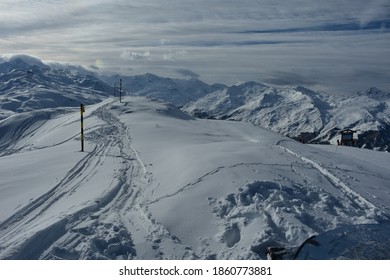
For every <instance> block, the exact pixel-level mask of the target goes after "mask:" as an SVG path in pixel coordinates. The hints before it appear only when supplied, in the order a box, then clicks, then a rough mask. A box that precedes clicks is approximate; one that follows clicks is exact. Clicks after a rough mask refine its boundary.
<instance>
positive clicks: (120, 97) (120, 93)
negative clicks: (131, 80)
mask: <svg viewBox="0 0 390 280" xmlns="http://www.w3.org/2000/svg"><path fill="white" fill-rule="evenodd" d="M119 102H120V103H122V79H120V86H119Z"/></svg>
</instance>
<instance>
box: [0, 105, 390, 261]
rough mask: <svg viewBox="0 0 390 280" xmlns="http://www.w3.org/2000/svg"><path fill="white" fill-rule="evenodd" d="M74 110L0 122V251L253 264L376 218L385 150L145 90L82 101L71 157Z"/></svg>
mask: <svg viewBox="0 0 390 280" xmlns="http://www.w3.org/2000/svg"><path fill="white" fill-rule="evenodd" d="M79 115H80V114H79V111H78V110H77V109H71V108H56V109H44V110H36V111H33V112H27V113H20V114H15V115H12V116H10V117H8V118H6V119H4V120H2V121H0V133H1V135H2V137H1V138H0V147H1V150H0V166H1V168H0V178H1V181H0V240H1V242H0V259H265V258H266V249H267V247H268V246H299V244H301V243H302V242H303V241H304V240H306V239H307V238H308V237H309V236H311V235H313V234H321V233H324V232H327V231H329V230H333V229H337V228H339V227H344V226H353V225H366V224H377V225H378V226H379V227H381V225H383V226H384V227H385V226H387V224H388V221H389V215H390V155H389V154H388V153H383V152H375V151H372V150H364V149H356V148H350V147H337V146H329V145H328V146H320V145H304V144H301V143H298V142H296V141H293V140H291V139H289V138H286V137H284V136H281V135H280V134H277V133H275V132H271V131H269V130H266V129H262V128H260V127H256V126H254V125H252V124H249V123H242V122H232V121H221V120H201V119H195V118H193V117H191V116H190V115H188V114H186V113H183V112H181V111H180V110H179V109H177V108H176V107H175V106H173V105H170V104H168V103H164V102H162V101H158V100H154V99H150V98H144V97H125V98H124V100H123V102H122V103H119V101H117V100H114V99H106V100H105V101H103V102H102V103H99V104H96V105H90V106H87V107H86V113H85V116H84V126H85V152H80V151H79V150H80V135H79V131H80V121H79V117H80V116H79ZM387 240H388V238H387ZM339 256H340V254H339V255H336V256H334V255H327V254H323V255H321V257H322V258H338V257H339ZM386 257H387V258H390V256H389V255H387V256H385V258H386ZM343 258H346V257H345V256H343ZM374 258H375V256H374Z"/></svg>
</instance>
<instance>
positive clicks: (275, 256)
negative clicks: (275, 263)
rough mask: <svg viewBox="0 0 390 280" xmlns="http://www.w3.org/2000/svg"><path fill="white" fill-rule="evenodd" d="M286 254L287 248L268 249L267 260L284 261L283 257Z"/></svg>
mask: <svg viewBox="0 0 390 280" xmlns="http://www.w3.org/2000/svg"><path fill="white" fill-rule="evenodd" d="M285 254H286V248H284V247H268V248H267V259H269V260H283V255H285Z"/></svg>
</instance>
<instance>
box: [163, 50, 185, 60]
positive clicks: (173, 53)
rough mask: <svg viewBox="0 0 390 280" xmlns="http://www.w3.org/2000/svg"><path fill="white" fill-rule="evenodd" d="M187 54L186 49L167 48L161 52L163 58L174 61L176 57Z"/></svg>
mask: <svg viewBox="0 0 390 280" xmlns="http://www.w3.org/2000/svg"><path fill="white" fill-rule="evenodd" d="M186 54H187V51H186V50H169V51H168V53H164V54H163V59H164V60H169V61H175V60H176V59H177V58H178V57H183V56H185V55H186Z"/></svg>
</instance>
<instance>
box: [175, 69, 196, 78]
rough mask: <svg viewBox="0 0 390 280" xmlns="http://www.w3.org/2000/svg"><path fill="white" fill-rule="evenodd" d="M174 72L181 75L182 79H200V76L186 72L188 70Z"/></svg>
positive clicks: (189, 71)
mask: <svg viewBox="0 0 390 280" xmlns="http://www.w3.org/2000/svg"><path fill="white" fill-rule="evenodd" d="M175 71H176V73H178V74H180V75H182V76H183V77H188V78H192V79H198V78H199V77H200V75H199V74H198V73H195V72H193V71H191V70H188V69H176V70H175Z"/></svg>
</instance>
